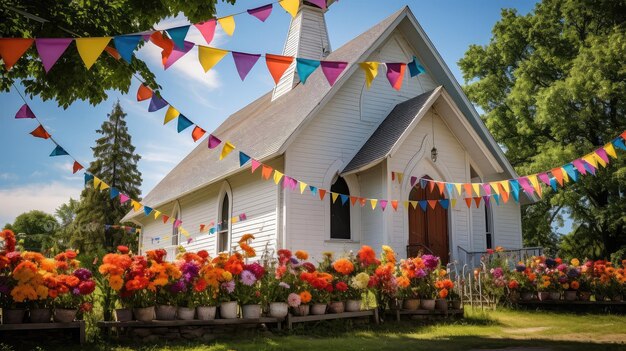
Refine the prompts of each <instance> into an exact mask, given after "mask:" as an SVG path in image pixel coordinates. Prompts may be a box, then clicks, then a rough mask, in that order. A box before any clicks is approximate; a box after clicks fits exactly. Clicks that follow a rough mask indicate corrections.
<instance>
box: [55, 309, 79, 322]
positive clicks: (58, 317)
mask: <svg viewBox="0 0 626 351" xmlns="http://www.w3.org/2000/svg"><path fill="white" fill-rule="evenodd" d="M77 312H78V310H75V309H66V308H55V309H54V321H55V322H57V323H69V322H73V321H74V319H76V313H77Z"/></svg>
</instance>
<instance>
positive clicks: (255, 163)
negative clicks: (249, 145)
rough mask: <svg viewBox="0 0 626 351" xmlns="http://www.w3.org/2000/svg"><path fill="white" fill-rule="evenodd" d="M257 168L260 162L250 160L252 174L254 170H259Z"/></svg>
mask: <svg viewBox="0 0 626 351" xmlns="http://www.w3.org/2000/svg"><path fill="white" fill-rule="evenodd" d="M259 166H261V162H259V161H257V160H255V159H252V168H251V170H252V173H254V171H256V169H257V168H259Z"/></svg>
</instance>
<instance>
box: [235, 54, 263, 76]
mask: <svg viewBox="0 0 626 351" xmlns="http://www.w3.org/2000/svg"><path fill="white" fill-rule="evenodd" d="M232 54H233V60H234V61H235V67H237V73H239V77H240V78H241V80H242V81H243V80H245V79H246V76H247V75H248V73H249V72H250V70H251V69H252V67H254V65H255V64H256V62H257V61H258V60H259V57H261V55H260V54H246V53H244V52H236V51H233V52H232Z"/></svg>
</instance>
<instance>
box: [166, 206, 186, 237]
mask: <svg viewBox="0 0 626 351" xmlns="http://www.w3.org/2000/svg"><path fill="white" fill-rule="evenodd" d="M170 218H174V222H172V233H171V235H172V238H171V239H172V240H171V241H170V245H169V246H171V247H178V246H179V245H180V230H179V229H178V228H175V227H174V225H175V224H176V220H177V219H179V220H181V221H182V218H183V211H182V209H181V206H180V202H178V201H176V203H175V204H174V209H173V210H172V215H171V216H170ZM174 239H176V243H174Z"/></svg>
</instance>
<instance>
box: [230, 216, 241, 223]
mask: <svg viewBox="0 0 626 351" xmlns="http://www.w3.org/2000/svg"><path fill="white" fill-rule="evenodd" d="M237 222H239V217H237V216H235V217H233V218H231V219H230V223H237Z"/></svg>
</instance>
